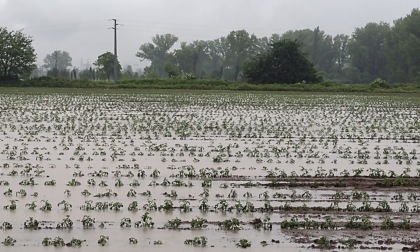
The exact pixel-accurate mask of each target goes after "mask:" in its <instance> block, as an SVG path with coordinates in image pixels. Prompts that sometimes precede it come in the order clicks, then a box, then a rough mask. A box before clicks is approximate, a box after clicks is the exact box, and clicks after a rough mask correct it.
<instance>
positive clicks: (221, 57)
mask: <svg viewBox="0 0 420 252" xmlns="http://www.w3.org/2000/svg"><path fill="white" fill-rule="evenodd" d="M207 49H208V57H209V61H210V62H211V65H210V66H211V67H212V69H211V70H210V71H209V72H210V73H211V76H212V77H214V78H217V79H224V78H225V67H226V62H227V54H228V49H229V48H228V43H227V40H226V37H221V38H218V39H215V40H212V41H208V42H207Z"/></svg>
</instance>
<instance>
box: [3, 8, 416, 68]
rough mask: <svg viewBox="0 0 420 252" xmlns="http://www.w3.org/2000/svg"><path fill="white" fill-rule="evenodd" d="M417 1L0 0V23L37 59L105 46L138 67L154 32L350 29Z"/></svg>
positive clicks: (199, 35) (92, 54) (78, 58)
mask: <svg viewBox="0 0 420 252" xmlns="http://www.w3.org/2000/svg"><path fill="white" fill-rule="evenodd" d="M419 7H420V1H419V0H113V1H111V0H0V26H2V27H7V28H8V30H17V29H22V28H23V29H24V30H23V31H24V33H26V34H28V35H30V36H32V37H33V39H34V43H33V45H34V47H35V50H36V53H37V55H38V60H37V63H38V64H39V65H42V64H43V59H44V58H45V56H46V55H47V54H49V53H52V52H53V51H54V50H63V51H68V52H69V53H70V55H71V56H72V58H73V65H74V66H76V67H79V66H80V65H81V62H82V61H83V62H84V63H85V64H86V63H87V62H90V63H93V62H94V61H95V60H96V59H97V57H98V55H100V54H102V53H104V52H107V51H110V52H113V41H114V40H113V30H112V29H108V28H109V27H111V26H112V25H113V23H112V22H111V21H109V19H112V18H116V19H118V22H119V23H120V24H122V25H124V26H120V27H119V29H118V56H119V57H118V58H119V60H120V62H121V64H122V65H123V66H126V65H127V64H131V65H133V66H134V68H137V67H140V66H141V67H142V66H144V64H145V63H140V61H139V59H138V58H137V57H135V54H136V52H137V51H138V49H139V46H140V45H141V44H143V43H147V42H151V38H152V37H153V36H154V35H156V34H164V33H172V34H174V35H176V36H178V37H179V41H187V42H191V41H193V40H200V39H202V40H211V39H216V38H219V37H221V36H226V35H227V34H228V33H229V32H230V31H232V30H240V29H245V30H247V31H248V32H249V33H251V34H252V33H254V34H255V35H257V36H258V37H263V36H270V35H271V34H273V33H279V34H282V33H284V32H286V31H287V30H296V29H306V28H309V29H314V28H315V27H317V26H319V27H320V29H321V30H324V31H325V32H326V33H327V34H331V35H336V34H340V33H344V34H348V35H351V34H352V33H353V31H354V29H355V28H356V27H363V26H364V25H366V24H367V23H369V22H381V21H384V22H387V23H391V24H392V22H393V21H394V20H396V19H398V18H401V17H404V16H406V15H408V14H409V13H410V12H411V10H412V9H413V8H419Z"/></svg>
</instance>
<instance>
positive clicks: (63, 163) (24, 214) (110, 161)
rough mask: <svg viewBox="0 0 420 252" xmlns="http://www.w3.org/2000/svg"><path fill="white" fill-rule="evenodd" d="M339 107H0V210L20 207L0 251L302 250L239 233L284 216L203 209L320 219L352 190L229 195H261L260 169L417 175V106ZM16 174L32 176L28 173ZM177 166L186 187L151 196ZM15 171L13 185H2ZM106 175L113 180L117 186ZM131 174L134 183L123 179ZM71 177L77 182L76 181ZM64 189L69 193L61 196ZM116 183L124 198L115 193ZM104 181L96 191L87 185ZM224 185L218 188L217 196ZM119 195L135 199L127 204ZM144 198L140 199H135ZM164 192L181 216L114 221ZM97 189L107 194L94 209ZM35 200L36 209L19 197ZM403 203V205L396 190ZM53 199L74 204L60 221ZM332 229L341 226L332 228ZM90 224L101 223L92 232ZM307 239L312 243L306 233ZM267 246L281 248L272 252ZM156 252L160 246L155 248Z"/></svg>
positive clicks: (310, 103) (85, 101)
mask: <svg viewBox="0 0 420 252" xmlns="http://www.w3.org/2000/svg"><path fill="white" fill-rule="evenodd" d="M337 98H338V97H334V96H320V97H317V96H293V97H291V96H288V95H282V94H272V95H257V94H255V95H252V94H251V95H245V94H222V93H219V94H211V93H210V94H207V95H206V94H204V95H203V94H201V95H194V94H173V95H159V94H144V95H143V94H130V95H123V94H107V95H93V94H92V95H80V94H72V95H69V94H59V93H57V94H54V95H51V94H48V95H47V94H46V95H28V94H25V93H19V94H15V95H10V94H9V95H1V99H0V107H1V108H2V113H1V114H0V119H1V123H0V133H1V134H0V142H1V146H0V151H1V154H0V164H1V167H2V168H0V171H1V175H0V180H4V181H7V182H8V183H9V185H1V186H0V190H1V194H0V203H1V204H0V205H1V207H3V206H7V205H9V204H10V203H11V202H10V200H18V201H17V202H16V205H17V209H16V210H8V209H3V208H2V209H0V213H1V215H0V224H1V223H3V222H5V221H7V222H10V223H11V224H12V225H13V229H12V230H0V240H1V241H3V240H4V238H5V237H6V236H11V237H13V238H15V239H16V240H17V242H16V244H15V246H14V247H4V248H2V249H1V251H20V250H21V249H22V248H23V247H29V248H30V249H31V250H32V251H49V250H51V251H52V250H55V248H53V247H44V246H42V244H41V242H42V240H43V238H45V237H50V238H54V237H57V236H60V237H62V238H63V239H64V241H66V242H69V241H70V240H71V239H72V238H73V237H74V238H78V239H82V240H86V242H84V243H83V245H82V247H81V248H80V250H82V251H88V250H93V251H130V250H138V249H140V248H141V249H147V250H154V251H155V250H156V251H167V250H168V249H171V250H173V251H181V250H187V251H188V250H196V249H198V248H197V247H194V246H191V245H185V244H184V241H185V239H192V238H194V237H196V236H206V237H207V238H208V245H207V246H206V247H204V248H201V247H200V249H202V250H214V249H218V250H222V251H225V250H226V251H228V250H229V251H230V250H232V249H234V248H236V245H235V243H237V242H238V240H240V239H243V238H245V239H248V240H249V241H250V242H251V243H252V247H251V248H252V249H258V250H266V251H274V250H276V251H277V250H278V249H280V248H282V249H286V250H293V251H298V250H300V249H301V248H302V247H304V248H306V247H307V246H308V245H307V244H306V245H302V244H299V243H294V242H293V239H292V238H293V237H291V236H290V235H289V234H288V233H287V232H283V231H282V230H281V229H280V225H278V224H277V225H274V227H273V230H272V231H263V230H255V229H254V228H253V227H252V225H249V224H247V223H248V222H249V221H251V220H253V219H254V218H264V217H270V218H271V221H273V222H276V223H279V222H281V221H283V220H284V219H290V217H291V216H292V215H291V214H289V213H282V212H280V213H279V212H275V213H262V212H253V213H236V211H235V210H233V211H231V212H229V211H228V212H223V211H213V209H214V207H215V206H216V205H217V203H219V202H220V200H221V199H226V200H227V202H228V203H229V206H235V204H236V203H237V201H240V202H241V203H242V204H245V203H246V202H247V201H250V202H252V203H253V205H254V206H255V207H257V208H262V207H263V206H264V203H265V201H266V200H267V201H269V202H270V203H271V205H272V206H273V207H279V206H283V205H284V204H285V203H290V204H291V205H292V206H302V205H303V204H305V205H306V206H308V207H314V206H323V207H325V206H329V205H330V204H331V196H332V195H334V194H335V193H336V191H338V190H340V191H343V192H344V193H346V194H351V192H352V191H353V188H344V189H337V190H331V189H325V188H323V189H322V188H320V189H313V188H312V189H311V188H289V187H287V186H285V187H282V188H275V189H273V188H267V187H264V186H260V187H252V188H245V187H243V186H242V187H238V184H241V183H242V184H243V183H246V182H247V181H252V182H261V183H263V184H264V183H266V182H267V181H266V177H265V176H267V174H268V172H269V171H271V172H274V173H276V174H277V175H279V174H280V173H281V172H282V171H283V172H285V173H286V174H287V175H289V176H290V175H291V174H292V173H293V172H295V173H296V175H297V176H300V175H301V174H303V173H305V171H307V172H308V174H310V175H312V176H315V175H316V174H323V175H322V176H327V174H329V173H330V172H331V173H332V174H333V175H334V176H340V175H341V173H342V172H344V171H345V170H347V171H348V172H349V173H350V174H352V173H353V170H355V169H359V168H363V174H362V175H365V176H367V175H369V168H375V169H376V168H379V169H382V170H383V172H384V173H385V174H388V173H389V172H390V171H394V172H395V173H396V174H397V175H399V174H401V173H402V172H403V171H405V170H406V171H407V168H410V170H409V171H408V172H407V174H409V175H411V176H415V175H416V168H420V165H419V163H418V160H417V159H415V158H416V155H418V154H417V151H416V149H417V150H418V149H419V139H418V136H419V131H420V127H419V125H418V121H417V120H416V118H418V117H419V113H420V109H419V102H418V100H417V99H414V98H408V99H405V100H401V99H400V98H398V97H397V98H395V99H392V98H391V97H386V98H384V97H371V99H368V98H367V97H366V96H363V97H358V96H340V97H339V98H340V99H337ZM249 101H253V102H249ZM416 136H417V137H416ZM277 150H279V151H278V152H277ZM375 157H376V158H375ZM134 165H136V166H134ZM124 166H125V167H126V168H123V167H124ZM28 167H29V168H32V169H31V170H30V171H29V170H28ZM127 167H128V168H127ZM188 167H193V168H194V171H195V173H196V174H197V176H194V177H193V178H186V177H181V178H179V179H180V180H181V181H182V182H184V183H186V184H188V183H191V184H192V186H191V187H185V186H181V187H176V186H173V185H169V186H162V185H155V186H152V185H150V184H151V183H152V182H155V183H158V184H162V182H163V181H164V179H165V178H166V179H167V180H169V181H170V182H173V181H174V180H175V179H178V177H177V175H178V176H179V174H180V171H182V170H183V171H184V172H185V173H187V169H188ZM25 168H27V172H26V173H25V172H24V171H25ZM206 168H208V169H209V170H211V169H213V170H215V171H216V172H217V173H218V178H217V179H214V180H213V183H212V186H211V187H210V188H208V189H209V196H208V198H207V200H208V204H209V206H210V208H211V209H212V212H201V211H200V210H199V208H198V207H199V205H200V200H201V199H202V196H200V194H201V193H202V192H203V189H204V188H202V186H201V183H202V182H203V178H201V177H200V176H199V171H200V169H206ZM37 169H39V170H41V171H43V173H42V174H40V175H39V176H35V175H36V172H35V171H36V170H37ZM140 169H141V170H143V171H144V172H145V177H143V178H140V177H137V173H138V171H139V170H140ZM155 169H156V170H158V171H159V172H160V174H159V176H158V177H156V178H153V177H151V174H152V173H153V171H154V170H155ZM13 171H16V172H17V175H15V176H10V175H9V174H10V173H12V172H13ZM100 171H102V172H107V173H108V176H104V177H93V176H91V175H89V173H95V172H100ZM226 171H228V172H229V174H228V176H227V177H228V178H227V179H226V181H224V180H223V181H220V180H219V179H220V178H219V176H224V175H223V173H224V172H226ZM22 172H23V173H22ZM118 172H121V174H120V175H118V176H116V174H117V173H118ZM129 172H132V173H133V175H134V177H127V176H124V175H127V174H128V173H129ZM75 173H76V174H75ZM79 173H81V174H83V176H80V177H79V176H75V175H78V174H79ZM230 176H233V177H235V178H237V177H241V180H242V181H240V182H238V181H236V180H229V177H230ZM29 178H34V181H35V183H36V185H33V186H30V185H29V186H24V185H20V184H19V183H20V182H22V181H23V180H26V179H29ZM73 179H75V180H76V181H78V182H80V185H76V186H70V185H67V184H68V183H69V182H70V181H71V180H73ZM90 179H93V180H95V181H96V185H88V180H90ZM117 179H119V180H121V182H122V183H123V186H119V187H118V186H115V182H116V180H117ZM51 180H55V182H56V185H55V186H46V185H44V183H45V182H46V181H51ZM134 180H138V181H139V182H140V186H136V187H135V186H130V183H132V182H134ZM102 181H103V182H104V183H106V184H107V186H99V183H100V182H102ZM225 183H226V184H227V188H222V187H221V186H222V184H225ZM9 188H10V189H12V190H13V192H12V193H11V195H10V196H8V195H4V194H3V192H5V191H6V190H8V189H9ZM21 189H24V190H25V191H26V193H27V195H26V196H21V195H19V194H16V193H17V192H18V190H21ZM85 189H86V190H88V191H89V192H90V193H91V194H90V195H89V196H83V195H82V194H81V192H82V191H83V190H85ZM130 189H133V190H135V191H136V192H137V193H138V194H137V195H136V196H135V197H127V192H128V191H129V190H130ZM147 190H149V191H150V192H151V195H150V196H141V195H140V193H142V192H145V191H147ZM171 190H175V191H176V192H177V195H178V196H177V197H176V198H173V199H172V201H173V204H174V206H175V207H179V206H181V204H182V203H183V201H184V200H188V201H189V202H190V208H191V211H190V212H182V211H181V210H180V209H174V210H173V211H170V212H164V211H149V212H150V216H151V217H152V219H153V222H154V223H155V224H154V228H135V227H133V226H132V227H128V228H121V227H120V221H121V219H122V218H125V217H128V218H130V219H131V220H132V223H134V222H136V221H138V220H140V219H141V217H142V215H143V214H144V213H145V212H146V210H145V209H143V205H145V204H146V203H147V202H148V201H149V200H152V201H155V202H156V204H157V206H160V205H162V204H164V201H165V200H166V199H170V198H168V197H166V196H165V195H164V193H169V192H170V191H171ZM232 190H234V191H235V192H236V193H237V196H236V197H229V193H231V192H232ZM108 191H109V192H111V193H116V196H111V197H101V198H99V197H94V195H97V194H101V193H106V192H108ZM306 191H308V193H310V194H311V195H312V197H311V198H310V199H302V198H299V197H298V198H292V197H291V195H292V194H293V193H295V194H297V195H302V194H304V193H305V192H306ZM247 192H250V193H252V197H248V198H246V197H245V196H244V194H245V193H247ZM265 192H267V195H269V196H268V198H267V199H264V197H263V196H262V195H263V194H264V193H265ZM398 192H401V191H398ZM35 193H37V196H36V197H35V196H31V195H33V194H35ZM275 193H281V194H283V195H286V196H285V198H281V199H276V198H273V195H274V194H275ZM367 193H369V194H370V195H371V198H370V200H369V201H370V202H371V204H372V206H374V207H376V206H377V204H378V202H380V201H381V200H384V199H385V200H388V201H390V206H391V208H392V209H393V211H394V212H397V211H398V208H399V207H400V204H401V202H399V201H396V200H391V197H392V196H394V195H396V194H397V191H395V192H391V193H389V192H387V193H381V192H376V190H368V191H367ZM401 193H403V196H404V198H405V199H407V198H408V196H409V193H408V192H404V191H402V192H401ZM216 195H218V197H216ZM46 200H48V202H50V203H51V204H52V210H51V211H46V212H44V211H41V210H39V208H40V207H41V206H42V205H43V203H44V201H46ZM63 200H65V201H67V202H68V203H70V204H71V205H72V207H71V209H70V210H68V211H64V210H62V207H61V206H58V203H59V202H61V201H63ZM86 201H93V203H96V202H108V203H114V202H120V203H122V204H123V207H122V208H121V209H120V210H119V211H114V210H103V211H102V210H90V211H84V210H81V209H80V207H81V206H82V205H84V204H85V202H86ZM133 201H137V202H138V205H139V210H138V211H135V212H132V211H128V209H127V207H128V205H129V204H130V203H131V202H133ZM32 202H35V204H36V205H37V207H36V209H35V210H30V209H28V207H27V206H26V204H30V203H32ZM346 204H347V202H346V201H341V202H340V203H339V206H340V207H342V208H345V206H346ZM407 204H408V206H409V207H410V209H411V208H412V207H413V206H415V205H416V204H417V202H415V201H410V202H408V201H407ZM354 205H355V206H356V207H360V206H361V205H362V202H361V201H354ZM66 215H69V216H70V218H71V219H72V220H73V222H74V227H73V228H72V229H69V230H58V229H55V227H56V225H57V223H59V222H60V221H61V220H62V219H63V218H65V217H66ZM84 215H89V216H90V217H92V218H95V221H96V222H95V227H94V228H91V229H85V228H83V226H82V223H81V219H82V218H83V216H84ZM412 216H414V217H413V218H412V219H411V221H412V222H413V223H417V222H419V221H418V218H417V215H416V214H413V215H412ZM29 217H34V218H35V219H37V220H39V221H42V222H43V224H44V225H43V226H42V229H41V230H28V229H24V228H23V223H24V222H25V221H26V220H28V219H29ZM176 217H177V218H180V219H181V220H182V221H184V222H185V223H184V224H182V225H181V228H183V229H186V228H189V227H190V224H189V223H188V222H190V221H191V220H192V219H193V218H196V217H202V218H206V219H207V220H208V221H209V222H211V223H213V222H217V221H224V220H227V219H229V218H231V217H235V218H238V219H239V220H240V221H241V222H243V223H242V225H241V230H239V231H226V230H222V229H220V227H219V226H218V225H215V224H210V225H208V226H207V227H205V228H203V229H202V230H169V229H162V228H163V227H164V225H165V224H166V223H167V221H168V220H171V219H174V218H176ZM324 217H325V216H318V217H317V218H315V219H317V220H322V219H323V218H324ZM333 217H334V216H333ZM335 218H336V220H337V221H339V220H340V217H335ZM372 220H373V221H376V222H380V221H381V218H378V217H375V216H373V217H372ZM100 223H104V227H103V228H101V227H100ZM100 235H105V236H109V243H108V244H107V245H105V246H104V247H102V246H100V245H99V244H97V240H98V239H99V236H100ZM311 236H313V237H318V238H319V234H318V232H316V231H314V232H312V233H311ZM129 237H134V238H136V239H138V244H129V242H128V238H129ZM272 239H274V240H278V241H279V243H275V242H271V240H272ZM158 240H161V241H162V242H163V244H162V245H154V242H155V241H158ZM261 241H267V242H268V246H266V247H262V246H261V245H260V242H261Z"/></svg>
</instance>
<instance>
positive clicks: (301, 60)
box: [243, 40, 322, 84]
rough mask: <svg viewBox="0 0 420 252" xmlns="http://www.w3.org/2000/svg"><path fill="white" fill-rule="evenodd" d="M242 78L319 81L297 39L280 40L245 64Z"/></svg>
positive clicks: (286, 81)
mask: <svg viewBox="0 0 420 252" xmlns="http://www.w3.org/2000/svg"><path fill="white" fill-rule="evenodd" d="M243 76H244V78H245V79H246V80H247V81H248V82H251V83H258V84H267V83H286V84H288V83H297V82H308V83H316V82H321V81H322V77H321V76H319V75H318V74H317V71H316V69H315V68H314V65H313V64H312V63H311V62H310V61H309V60H308V59H307V57H306V55H305V53H303V52H302V51H301V50H300V49H299V43H298V42H297V41H291V40H282V41H279V42H276V43H273V44H272V45H271V48H270V49H269V50H268V51H267V52H266V53H263V54H260V55H258V56H256V57H255V58H254V59H252V60H250V61H248V62H247V63H246V64H245V67H244V71H243Z"/></svg>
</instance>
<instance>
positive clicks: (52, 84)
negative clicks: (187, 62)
mask: <svg viewBox="0 0 420 252" xmlns="http://www.w3.org/2000/svg"><path fill="white" fill-rule="evenodd" d="M0 87H37V88H39V87H49V88H83V89H85V88H88V89H141V90H144V89H160V90H162V89H170V90H173V89H181V90H232V91H289V92H292V91H293V92H302V91H306V92H369V93H419V92H420V85H419V84H391V85H387V86H386V87H383V86H380V85H376V84H374V83H373V84H336V83H331V82H324V83H319V84H302V83H298V84H264V85H261V84H250V83H244V82H234V81H224V80H213V79H204V80H187V79H172V78H166V79H140V80H124V81H119V82H117V83H116V84H114V83H113V82H106V81H91V80H79V79H77V80H69V79H60V78H49V77H41V78H36V79H30V80H25V81H20V82H0Z"/></svg>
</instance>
